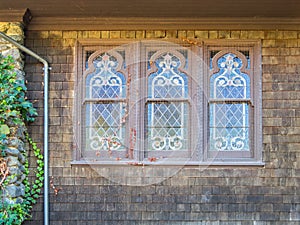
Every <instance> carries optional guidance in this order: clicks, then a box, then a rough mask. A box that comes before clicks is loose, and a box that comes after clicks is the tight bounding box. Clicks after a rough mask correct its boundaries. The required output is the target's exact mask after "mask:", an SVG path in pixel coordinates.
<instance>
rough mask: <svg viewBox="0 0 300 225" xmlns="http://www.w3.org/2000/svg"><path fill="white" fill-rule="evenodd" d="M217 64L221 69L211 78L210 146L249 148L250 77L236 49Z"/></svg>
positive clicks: (228, 148) (233, 148)
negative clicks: (236, 53) (242, 69)
mask: <svg viewBox="0 0 300 225" xmlns="http://www.w3.org/2000/svg"><path fill="white" fill-rule="evenodd" d="M217 66H218V69H219V72H218V73H216V74H213V75H212V76H211V78H210V97H211V103H210V108H209V110H210V121H209V125H210V150H214V151H241V150H246V151H248V150H249V129H250V128H249V106H248V102H247V101H246V100H247V99H249V98H250V78H249V76H248V75H247V74H244V73H242V72H241V71H240V69H241V68H242V66H243V65H242V60H241V59H240V58H238V57H237V56H236V55H235V54H233V53H228V54H225V55H223V56H222V57H220V58H219V59H218V61H217ZM222 99H224V102H214V101H215V100H222ZM230 99H232V101H231V102H227V101H226V100H230ZM238 99H241V100H240V101H238Z"/></svg>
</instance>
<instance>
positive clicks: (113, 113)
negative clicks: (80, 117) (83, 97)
mask: <svg viewBox="0 0 300 225" xmlns="http://www.w3.org/2000/svg"><path fill="white" fill-rule="evenodd" d="M86 115H87V116H86V134H87V138H86V147H87V149H90V150H121V149H123V145H124V133H125V128H124V124H123V123H122V118H123V116H124V115H125V105H124V103H99V104H95V103H90V104H87V105H86Z"/></svg>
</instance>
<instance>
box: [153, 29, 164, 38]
mask: <svg viewBox="0 0 300 225" xmlns="http://www.w3.org/2000/svg"><path fill="white" fill-rule="evenodd" d="M165 36H166V31H164V30H156V31H154V37H155V38H164V37H165Z"/></svg>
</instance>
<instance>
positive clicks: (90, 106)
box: [86, 53, 126, 150]
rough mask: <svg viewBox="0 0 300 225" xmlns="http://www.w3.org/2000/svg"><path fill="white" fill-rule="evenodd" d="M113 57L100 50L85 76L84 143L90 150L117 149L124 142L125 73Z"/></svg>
mask: <svg viewBox="0 0 300 225" xmlns="http://www.w3.org/2000/svg"><path fill="white" fill-rule="evenodd" d="M119 63H122V62H119V61H118V60H117V58H116V57H114V56H113V55H110V54H108V53H103V54H101V55H99V56H97V57H96V58H95V59H94V60H93V64H92V66H93V67H94V68H93V72H92V73H89V74H88V75H87V76H86V134H87V138H86V145H87V148H88V149H91V150H119V149H122V147H123V143H124V133H125V128H124V126H122V118H123V116H124V114H125V107H126V106H125V103H124V101H123V100H124V98H125V97H126V96H125V95H126V93H125V92H126V88H125V84H126V81H125V76H124V75H123V74H122V73H121V72H118V71H117V70H116V68H117V67H118V66H119Z"/></svg>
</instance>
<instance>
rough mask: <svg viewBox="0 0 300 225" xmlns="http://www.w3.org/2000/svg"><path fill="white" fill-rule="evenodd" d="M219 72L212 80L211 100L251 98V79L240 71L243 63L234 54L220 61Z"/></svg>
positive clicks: (229, 54)
mask: <svg viewBox="0 0 300 225" xmlns="http://www.w3.org/2000/svg"><path fill="white" fill-rule="evenodd" d="M217 65H218V68H219V72H218V73H216V74H214V75H212V76H211V79H210V97H211V98H214V99H216V98H233V99H236V98H241V99H246V98H250V78H249V76H248V75H247V74H244V73H242V72H241V71H240V69H241V67H242V65H243V62H242V60H241V59H240V58H238V57H237V56H236V55H234V54H232V53H228V54H226V55H224V56H222V57H221V58H219V59H218V64H217Z"/></svg>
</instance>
